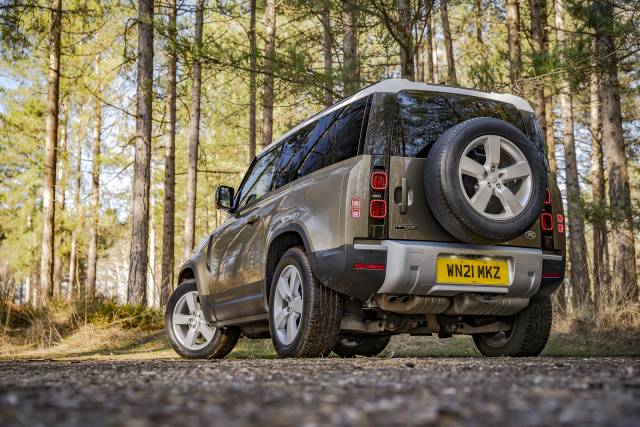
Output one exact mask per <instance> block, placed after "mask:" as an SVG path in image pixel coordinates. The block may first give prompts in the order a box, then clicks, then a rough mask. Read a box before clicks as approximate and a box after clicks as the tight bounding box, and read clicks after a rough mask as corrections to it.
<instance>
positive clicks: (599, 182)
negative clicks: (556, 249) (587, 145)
mask: <svg viewBox="0 0 640 427" xmlns="http://www.w3.org/2000/svg"><path fill="white" fill-rule="evenodd" d="M589 100H590V106H589V107H590V108H589V110H590V114H589V116H590V117H589V119H590V123H589V130H590V131H591V192H592V195H593V201H594V203H596V204H597V206H598V209H597V214H596V216H595V219H594V221H593V282H594V283H593V294H594V298H593V299H594V305H595V309H596V311H599V310H600V308H601V307H602V306H603V304H604V303H605V301H604V300H603V296H604V293H603V292H602V290H603V288H604V287H606V286H607V284H608V283H609V280H610V279H609V250H608V246H609V242H608V240H609V239H608V236H607V222H606V220H605V216H604V211H605V209H606V195H605V185H604V152H603V150H602V111H601V110H600V95H599V93H598V76H597V75H596V74H595V73H592V74H591V81H590V84H589Z"/></svg>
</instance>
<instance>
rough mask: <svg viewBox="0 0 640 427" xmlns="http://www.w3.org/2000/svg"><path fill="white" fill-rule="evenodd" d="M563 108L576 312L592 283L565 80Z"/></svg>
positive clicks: (558, 1)
mask: <svg viewBox="0 0 640 427" xmlns="http://www.w3.org/2000/svg"><path fill="white" fill-rule="evenodd" d="M554 3H555V24H556V42H557V46H558V49H560V51H561V52H563V51H564V49H565V39H566V34H565V19H564V15H565V11H564V3H563V0H555V2H554ZM560 108H561V110H562V112H561V114H562V144H563V145H564V159H565V161H564V163H565V181H566V187H567V217H568V219H569V221H568V222H569V224H568V225H569V237H570V241H571V244H570V245H569V259H570V261H571V270H570V283H571V289H572V304H573V308H574V310H578V311H581V310H583V309H587V310H589V309H590V308H591V282H590V280H589V263H588V261H587V258H588V255H587V242H586V239H585V229H584V220H583V218H584V216H583V213H582V208H581V206H580V203H581V192H580V181H579V179H580V178H579V176H578V164H577V159H576V145H575V140H574V132H573V101H572V97H571V87H570V83H569V80H568V79H567V78H566V77H564V76H563V77H561V79H560Z"/></svg>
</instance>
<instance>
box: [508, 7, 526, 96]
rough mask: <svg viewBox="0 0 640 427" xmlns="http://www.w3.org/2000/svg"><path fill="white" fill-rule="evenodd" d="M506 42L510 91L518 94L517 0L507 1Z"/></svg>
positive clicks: (519, 73) (518, 8)
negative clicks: (507, 46)
mask: <svg viewBox="0 0 640 427" xmlns="http://www.w3.org/2000/svg"><path fill="white" fill-rule="evenodd" d="M505 9H506V12H507V42H508V45H509V78H510V79H511V91H512V92H513V93H520V75H521V74H522V59H521V54H520V5H519V3H518V0H507V1H506V5H505Z"/></svg>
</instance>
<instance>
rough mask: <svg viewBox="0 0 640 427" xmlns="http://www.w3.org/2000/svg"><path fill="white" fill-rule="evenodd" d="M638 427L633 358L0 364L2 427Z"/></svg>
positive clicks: (639, 383) (638, 363)
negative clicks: (342, 426) (468, 426)
mask: <svg viewBox="0 0 640 427" xmlns="http://www.w3.org/2000/svg"><path fill="white" fill-rule="evenodd" d="M205 423H206V424H209V425H223V426H248V425H282V426H285V425H287V426H288V425H296V426H298V425H305V426H316V425H353V426H376V425H379V426H407V425H421V426H422V425H438V426H457V425H472V426H489V425H518V426H552V425H566V426H570V425H575V426H581V427H584V426H590V425H607V426H608V427H611V426H634V427H636V426H638V425H640V359H624V358H597V359H578V358H540V359H482V358H458V359H452V358H419V359H395V358H381V359H364V358H362V359H351V360H342V359H334V358H332V359H324V360H322V359H316V360H291V359H289V360H269V359H262V360H261V359H249V360H223V361H199V362H191V361H174V360H153V361H118V362H116V361H71V362H68V361H19V362H0V426H14V425H15V426H18V425H28V426H40V425H42V426H45V425H46V426H62V425H65V426H67V425H70V426H83V427H84V426H88V427H100V426H121V425H126V426H151V425H154V426H157V425H181V426H198V425H204V424H205Z"/></svg>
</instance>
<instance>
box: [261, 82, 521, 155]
mask: <svg viewBox="0 0 640 427" xmlns="http://www.w3.org/2000/svg"><path fill="white" fill-rule="evenodd" d="M403 90H423V91H429V92H443V93H455V94H459V95H467V96H475V97H478V98H487V99H492V100H494V101H500V102H505V103H507V104H512V105H513V106H515V107H516V108H517V109H519V110H524V111H529V112H533V108H531V105H530V104H529V103H528V102H527V101H526V100H524V99H523V98H520V97H519V96H516V95H511V94H508V93H495V92H483V91H480V90H475V89H468V88H462V87H458V86H446V85H435V84H427V83H421V82H412V81H409V80H406V79H386V80H382V81H380V82H378V83H374V84H372V85H370V86H367V87H365V88H364V89H362V90H360V91H358V92H356V93H354V94H353V95H351V96H349V97H346V98H344V99H342V100H340V101H339V102H338V103H336V104H334V105H332V106H331V107H329V108H327V109H325V110H322V111H320V112H319V113H317V114H314V115H313V116H311V117H309V118H308V119H307V120H305V121H304V122H302V123H300V124H299V125H297V126H296V127H294V128H293V129H291V130H289V131H288V132H287V133H285V134H284V135H282V136H281V137H280V138H278V139H277V140H276V141H274V142H272V143H271V144H270V145H269V146H268V147H267V148H266V149H265V150H263V152H266V151H267V149H269V148H271V147H273V146H275V145H277V144H278V143H279V142H281V141H282V140H284V139H285V138H287V137H288V136H289V135H291V134H292V133H294V132H297V131H298V130H300V129H302V128H303V127H305V126H306V125H307V124H309V123H311V122H313V121H315V120H317V119H318V118H320V117H322V116H324V115H326V114H329V113H331V112H332V111H335V110H337V109H339V108H342V107H343V106H345V105H348V104H351V103H352V102H354V101H356V100H358V99H360V98H364V97H367V96H369V95H371V94H372V93H398V92H402V91H403Z"/></svg>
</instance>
